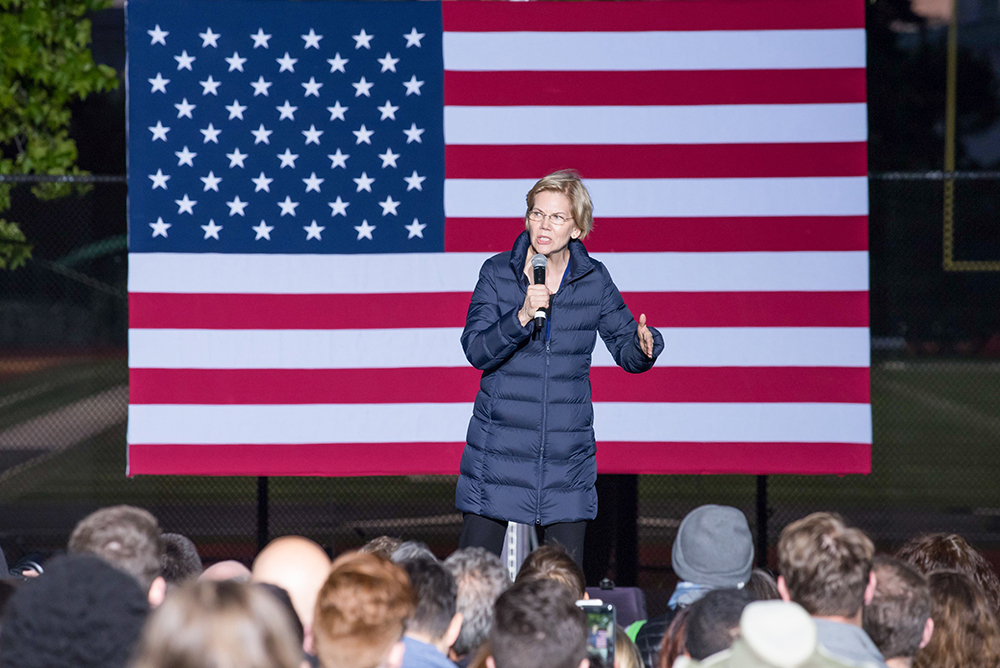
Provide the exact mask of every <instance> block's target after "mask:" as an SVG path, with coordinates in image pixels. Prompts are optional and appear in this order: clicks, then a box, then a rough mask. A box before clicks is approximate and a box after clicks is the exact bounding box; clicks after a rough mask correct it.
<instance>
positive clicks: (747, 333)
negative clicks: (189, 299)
mask: <svg viewBox="0 0 1000 668" xmlns="http://www.w3.org/2000/svg"><path fill="white" fill-rule="evenodd" d="M650 324H651V325H653V326H656V325H657V324H658V323H657V322H656V321H655V320H654V321H653V322H651V323H650ZM660 332H661V334H663V338H664V341H665V344H666V349H665V351H664V353H663V354H662V355H661V356H660V359H659V360H658V361H657V366H658V367H664V366H680V367H720V366H740V367H747V366H777V367H787V366H796V367H866V366H868V362H869V341H868V329H867V328H865V327H662V328H660ZM461 334H462V330H461V328H458V327H434V328H406V329H335V330H311V329H309V330H303V329H296V330H273V329H266V330H261V329H251V330H226V329H132V330H129V367H131V368H133V369H389V368H420V367H467V366H468V364H469V363H468V361H467V360H466V359H465V354H464V353H463V352H462V345H461ZM593 364H594V366H604V367H611V366H615V362H614V360H613V359H612V358H611V355H610V353H608V351H607V348H606V347H605V345H604V343H603V342H602V341H600V340H599V339H598V341H597V344H596V347H595V349H594V356H593Z"/></svg>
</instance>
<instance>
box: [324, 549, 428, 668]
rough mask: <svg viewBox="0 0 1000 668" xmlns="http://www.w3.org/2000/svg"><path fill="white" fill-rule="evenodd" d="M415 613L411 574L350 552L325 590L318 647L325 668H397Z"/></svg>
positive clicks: (376, 558)
mask: <svg viewBox="0 0 1000 668" xmlns="http://www.w3.org/2000/svg"><path fill="white" fill-rule="evenodd" d="M415 608H416V596H415V595H414V592H413V588H412V587H410V579H409V577H407V575H406V571H404V570H403V569H402V568H400V567H399V566H397V565H396V564H394V563H392V562H391V561H389V560H388V559H385V558H383V557H380V556H378V555H375V554H365V553H360V552H346V553H344V554H342V555H340V556H339V557H337V559H335V560H334V562H333V565H332V566H331V569H330V574H329V575H328V576H327V578H326V581H325V582H324V583H323V586H322V587H321V588H320V591H319V596H318V597H317V599H316V612H315V615H314V618H313V642H314V646H315V649H316V655H317V656H318V657H319V660H320V663H321V664H322V665H323V666H324V668H376V666H384V667H386V668H398V667H399V665H400V663H401V662H402V657H403V649H404V647H403V643H402V637H403V630H404V628H405V625H406V621H407V620H408V619H409V618H410V616H411V615H412V614H413V611H414V609H415Z"/></svg>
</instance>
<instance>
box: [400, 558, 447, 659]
mask: <svg viewBox="0 0 1000 668" xmlns="http://www.w3.org/2000/svg"><path fill="white" fill-rule="evenodd" d="M399 565H400V566H401V567H402V568H403V570H405V571H406V574H407V576H408V577H409V578H410V586H411V587H412V588H413V592H414V593H415V594H416V595H417V607H416V610H415V611H414V613H413V616H412V617H411V618H410V620H409V621H408V622H407V624H406V633H405V634H404V635H403V644H404V645H405V646H406V652H405V653H404V654H403V668H454V666H455V664H454V663H453V662H452V661H451V660H450V659H449V658H448V651H449V650H450V649H451V646H452V644H453V643H454V642H455V639H456V638H458V633H459V631H460V630H461V628H462V613H460V612H455V600H456V598H457V596H458V586H457V585H456V584H455V578H454V577H452V575H451V573H449V572H448V570H447V569H445V567H444V566H443V565H442V564H441V563H440V562H438V561H436V560H431V559H428V558H427V557H417V558H415V559H407V560H405V561H401V562H399Z"/></svg>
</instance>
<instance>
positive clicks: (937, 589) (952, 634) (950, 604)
mask: <svg viewBox="0 0 1000 668" xmlns="http://www.w3.org/2000/svg"><path fill="white" fill-rule="evenodd" d="M927 580H928V583H929V585H930V590H931V617H932V618H933V619H934V633H933V635H931V638H930V642H929V643H927V646H926V647H924V648H923V649H921V650H919V651H918V652H917V655H916V656H915V657H914V658H913V666H914V668H969V667H970V666H975V668H997V666H1000V628H998V627H997V619H996V616H995V615H994V614H993V608H992V606H991V605H990V602H989V599H988V598H987V597H986V594H985V592H983V590H982V588H981V587H980V586H979V585H978V584H976V582H975V581H974V580H973V579H972V578H971V577H969V576H968V575H966V574H965V573H960V572H958V571H934V572H933V573H931V574H930V575H928V576H927Z"/></svg>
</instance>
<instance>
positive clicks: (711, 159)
mask: <svg viewBox="0 0 1000 668" xmlns="http://www.w3.org/2000/svg"><path fill="white" fill-rule="evenodd" d="M569 166H572V167H573V169H575V170H577V171H578V172H580V174H581V175H582V176H583V177H584V178H589V179H632V178H644V179H672V178H755V177H799V176H865V175H866V174H867V173H868V147H867V144H865V143H864V142H844V143H824V144H659V145H646V144H639V145H621V146H619V145H590V146H568V145H555V146H540V145H505V146H495V145H462V144H453V145H449V146H446V147H445V176H446V178H449V179H534V178H536V177H537V176H538V175H539V174H550V173H552V172H554V171H556V170H559V169H565V168H567V167H569Z"/></svg>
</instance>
